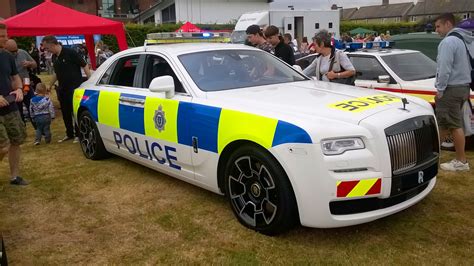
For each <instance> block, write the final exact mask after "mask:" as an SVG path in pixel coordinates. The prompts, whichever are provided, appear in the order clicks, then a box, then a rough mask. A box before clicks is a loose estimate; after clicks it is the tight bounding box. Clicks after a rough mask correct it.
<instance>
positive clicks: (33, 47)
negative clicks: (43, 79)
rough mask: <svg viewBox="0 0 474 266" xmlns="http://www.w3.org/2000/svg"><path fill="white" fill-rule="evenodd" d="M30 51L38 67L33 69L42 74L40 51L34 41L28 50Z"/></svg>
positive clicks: (34, 71)
mask: <svg viewBox="0 0 474 266" xmlns="http://www.w3.org/2000/svg"><path fill="white" fill-rule="evenodd" d="M28 53H29V54H30V56H31V58H33V59H34V60H35V62H36V68H35V69H34V70H33V71H32V72H33V74H37V75H39V74H41V72H40V52H39V49H38V48H37V47H36V44H35V43H34V42H32V43H31V45H30V50H28Z"/></svg>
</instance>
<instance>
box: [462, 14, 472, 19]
mask: <svg viewBox="0 0 474 266" xmlns="http://www.w3.org/2000/svg"><path fill="white" fill-rule="evenodd" d="M462 18H463V19H468V18H471V13H464V14H462Z"/></svg>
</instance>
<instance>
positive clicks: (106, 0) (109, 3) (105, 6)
mask: <svg viewBox="0 0 474 266" xmlns="http://www.w3.org/2000/svg"><path fill="white" fill-rule="evenodd" d="M114 11H115V6H114V0H102V17H107V18H111V17H113V16H114V13H115V12H114Z"/></svg>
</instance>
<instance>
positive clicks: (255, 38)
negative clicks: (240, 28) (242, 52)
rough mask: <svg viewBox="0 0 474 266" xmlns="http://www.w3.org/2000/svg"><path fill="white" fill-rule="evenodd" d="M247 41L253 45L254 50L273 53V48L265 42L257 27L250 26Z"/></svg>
mask: <svg viewBox="0 0 474 266" xmlns="http://www.w3.org/2000/svg"><path fill="white" fill-rule="evenodd" d="M245 33H247V40H248V41H249V42H250V43H251V44H252V45H254V46H255V47H256V48H258V49H260V50H263V51H266V52H269V53H271V54H274V53H275V50H274V48H273V46H272V45H271V44H270V43H268V42H267V40H265V38H264V37H263V32H262V30H261V29H260V26H258V25H250V26H248V28H247V30H246V31H245Z"/></svg>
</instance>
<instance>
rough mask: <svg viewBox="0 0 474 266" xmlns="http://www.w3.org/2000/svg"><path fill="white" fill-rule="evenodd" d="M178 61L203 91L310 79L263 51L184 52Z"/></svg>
mask: <svg viewBox="0 0 474 266" xmlns="http://www.w3.org/2000/svg"><path fill="white" fill-rule="evenodd" d="M179 60H180V61H181V63H182V64H183V66H184V67H185V68H186V70H187V71H188V73H189V75H190V76H191V78H192V79H193V81H194V83H196V85H197V86H198V87H199V89H201V90H203V91H221V90H230V89H237V88H245V87H253V86H262V85H270V84H279V83H286V82H294V81H302V80H307V78H306V77H305V76H303V75H302V74H300V73H298V72H297V71H296V70H294V69H293V68H292V67H290V66H288V65H286V64H285V63H283V62H281V61H280V60H278V59H277V58H276V57H274V56H273V55H271V54H269V53H267V52H264V51H253V50H218V51H208V52H199V53H192V54H185V55H181V56H179Z"/></svg>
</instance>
